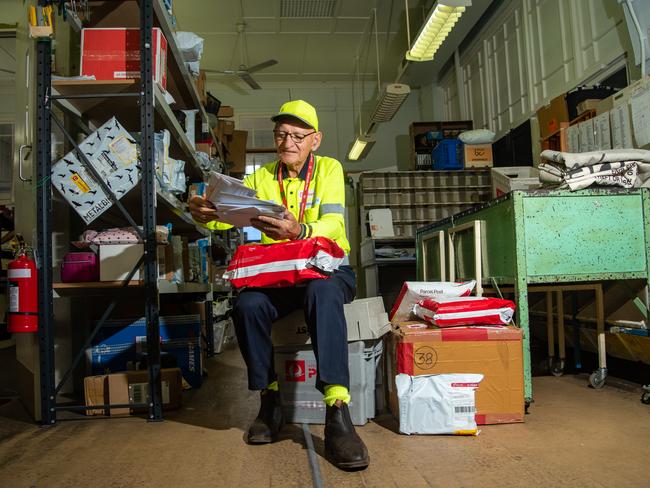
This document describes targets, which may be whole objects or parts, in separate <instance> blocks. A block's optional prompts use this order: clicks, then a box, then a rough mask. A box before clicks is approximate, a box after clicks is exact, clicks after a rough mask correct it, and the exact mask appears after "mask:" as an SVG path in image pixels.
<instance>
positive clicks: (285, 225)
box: [251, 210, 300, 241]
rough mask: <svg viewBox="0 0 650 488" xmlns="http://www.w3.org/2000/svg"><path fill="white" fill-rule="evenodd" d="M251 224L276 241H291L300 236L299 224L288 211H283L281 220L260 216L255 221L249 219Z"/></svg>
mask: <svg viewBox="0 0 650 488" xmlns="http://www.w3.org/2000/svg"><path fill="white" fill-rule="evenodd" d="M251 224H252V225H253V227H255V228H256V229H257V230H259V231H261V232H264V233H265V234H266V235H267V236H269V237H270V238H271V239H275V240H276V241H283V240H285V239H290V240H292V239H295V238H296V237H298V236H299V235H300V224H299V223H298V221H297V220H296V218H295V217H294V216H293V214H292V213H291V212H289V211H288V210H285V212H284V215H283V218H282V219H276V218H275V217H269V216H267V215H260V216H259V217H258V218H256V219H251Z"/></svg>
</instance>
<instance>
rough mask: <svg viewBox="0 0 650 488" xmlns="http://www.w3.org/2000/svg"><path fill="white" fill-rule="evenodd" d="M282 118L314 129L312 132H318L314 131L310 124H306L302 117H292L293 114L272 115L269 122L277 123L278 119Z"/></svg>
mask: <svg viewBox="0 0 650 488" xmlns="http://www.w3.org/2000/svg"><path fill="white" fill-rule="evenodd" d="M283 117H287V118H290V119H296V120H299V121H300V122H302V123H303V124H306V125H307V126H308V127H311V128H312V129H314V130H318V129H316V127H314V126H313V125H312V124H311V123H310V122H307V121H306V120H305V119H303V118H302V117H298V116H297V115H293V114H287V113H283V114H278V115H274V116H273V117H271V121H273V122H277V121H278V119H281V118H283Z"/></svg>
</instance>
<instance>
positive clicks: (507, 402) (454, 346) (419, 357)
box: [387, 322, 524, 425]
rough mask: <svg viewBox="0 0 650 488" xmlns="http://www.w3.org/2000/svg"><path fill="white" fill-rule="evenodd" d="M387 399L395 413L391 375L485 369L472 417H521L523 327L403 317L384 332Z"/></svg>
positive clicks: (482, 420) (488, 420) (495, 420)
mask: <svg viewBox="0 0 650 488" xmlns="http://www.w3.org/2000/svg"><path fill="white" fill-rule="evenodd" d="M388 340H389V344H388V347H387V353H388V355H389V357H388V364H389V381H388V385H389V403H390V407H391V411H392V412H393V414H394V415H396V416H399V413H398V407H397V405H398V402H397V393H396V389H395V375H397V374H398V373H405V374H409V375H411V376H416V375H428V374H441V373H479V374H482V375H484V379H483V381H482V382H481V385H480V386H479V388H478V390H477V391H476V408H477V411H476V423H477V424H480V425H484V424H501V423H512V422H523V421H524V375H523V353H522V331H521V329H518V328H516V327H501V328H499V327H453V328H448V329H432V328H428V327H427V326H426V325H425V324H422V323H418V322H404V323H401V324H400V325H399V327H397V328H396V329H394V330H393V331H392V332H391V334H389V336H388Z"/></svg>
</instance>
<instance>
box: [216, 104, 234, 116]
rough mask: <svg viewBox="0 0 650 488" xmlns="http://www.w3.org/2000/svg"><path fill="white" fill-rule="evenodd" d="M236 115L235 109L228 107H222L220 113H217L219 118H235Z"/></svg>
mask: <svg viewBox="0 0 650 488" xmlns="http://www.w3.org/2000/svg"><path fill="white" fill-rule="evenodd" d="M234 115H235V111H234V109H233V108H232V107H229V106H228V105H222V106H221V107H219V112H218V113H217V117H234Z"/></svg>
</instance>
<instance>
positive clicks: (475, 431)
mask: <svg viewBox="0 0 650 488" xmlns="http://www.w3.org/2000/svg"><path fill="white" fill-rule="evenodd" d="M477 434H478V429H461V430H455V431H454V435H477Z"/></svg>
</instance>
